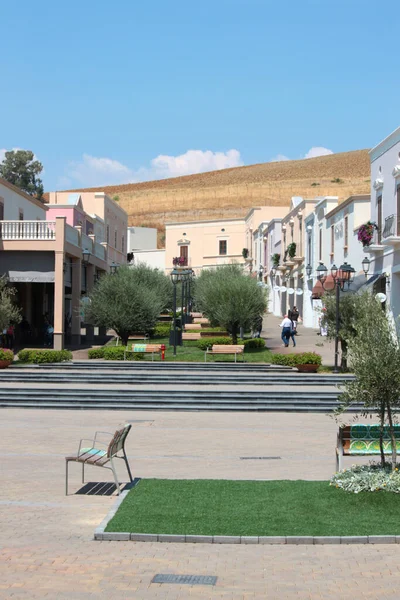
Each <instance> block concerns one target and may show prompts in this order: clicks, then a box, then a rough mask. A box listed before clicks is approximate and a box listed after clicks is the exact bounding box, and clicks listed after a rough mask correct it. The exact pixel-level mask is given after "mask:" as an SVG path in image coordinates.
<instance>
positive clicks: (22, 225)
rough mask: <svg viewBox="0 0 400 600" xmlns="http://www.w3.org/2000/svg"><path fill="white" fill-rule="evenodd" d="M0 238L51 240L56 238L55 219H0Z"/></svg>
mask: <svg viewBox="0 0 400 600" xmlns="http://www.w3.org/2000/svg"><path fill="white" fill-rule="evenodd" d="M0 239H2V240H5V241H11V240H21V241H30V240H40V241H48V240H50V241H53V240H55V239H56V222H55V221H0Z"/></svg>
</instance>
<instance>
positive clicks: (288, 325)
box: [280, 315, 296, 348]
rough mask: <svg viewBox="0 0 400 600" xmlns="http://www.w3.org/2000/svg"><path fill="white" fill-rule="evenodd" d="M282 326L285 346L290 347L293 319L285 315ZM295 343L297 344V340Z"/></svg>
mask: <svg viewBox="0 0 400 600" xmlns="http://www.w3.org/2000/svg"><path fill="white" fill-rule="evenodd" d="M280 327H282V335H281V339H282V342H283V345H284V346H285V348H288V346H289V340H290V338H291V337H292V336H291V332H292V321H291V320H290V319H289V317H288V316H287V315H285V316H284V317H283V321H282V323H281V324H280ZM292 339H293V337H292ZM293 341H294V340H293ZM294 344H295V345H296V343H295V342H294Z"/></svg>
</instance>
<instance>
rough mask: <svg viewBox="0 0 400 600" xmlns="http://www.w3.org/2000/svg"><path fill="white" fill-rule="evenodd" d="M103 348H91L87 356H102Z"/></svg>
mask: <svg viewBox="0 0 400 600" xmlns="http://www.w3.org/2000/svg"><path fill="white" fill-rule="evenodd" d="M104 350H105V348H91V349H90V350H89V352H88V357H89V358H91V359H92V358H104Z"/></svg>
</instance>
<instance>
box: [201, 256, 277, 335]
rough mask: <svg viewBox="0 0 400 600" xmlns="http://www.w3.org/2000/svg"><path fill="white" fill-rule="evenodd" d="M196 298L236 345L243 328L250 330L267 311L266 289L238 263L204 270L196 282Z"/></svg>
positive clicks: (203, 309) (207, 314)
mask: <svg viewBox="0 0 400 600" xmlns="http://www.w3.org/2000/svg"><path fill="white" fill-rule="evenodd" d="M194 299H195V304H196V307H197V309H198V310H200V311H202V312H203V313H204V314H205V315H206V316H207V317H208V319H209V320H210V322H211V324H212V325H213V326H216V325H220V326H222V327H224V328H226V330H227V331H228V332H229V333H230V334H231V335H232V340H233V343H234V344H237V338H238V333H239V329H240V327H243V328H244V329H250V328H251V327H252V326H253V325H254V323H255V322H256V321H257V319H259V317H260V315H263V313H264V312H265V310H266V308H267V294H266V290H265V289H263V288H261V287H260V286H259V285H257V281H256V280H255V279H252V278H251V277H248V276H247V275H245V274H244V273H243V269H242V267H241V266H240V265H237V264H231V265H223V266H220V267H217V268H216V269H213V270H211V269H210V270H203V271H202V272H201V275H200V276H199V277H198V278H197V279H196V283H195V288H194Z"/></svg>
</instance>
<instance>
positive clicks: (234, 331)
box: [232, 323, 238, 344]
mask: <svg viewBox="0 0 400 600" xmlns="http://www.w3.org/2000/svg"><path fill="white" fill-rule="evenodd" d="M237 334H238V327H237V325H236V323H235V324H234V325H232V344H237V339H238V338H237Z"/></svg>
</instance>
